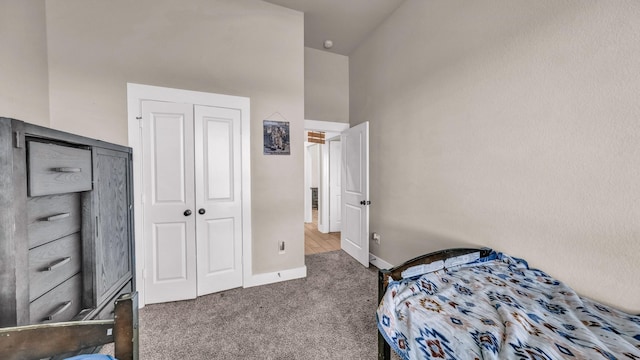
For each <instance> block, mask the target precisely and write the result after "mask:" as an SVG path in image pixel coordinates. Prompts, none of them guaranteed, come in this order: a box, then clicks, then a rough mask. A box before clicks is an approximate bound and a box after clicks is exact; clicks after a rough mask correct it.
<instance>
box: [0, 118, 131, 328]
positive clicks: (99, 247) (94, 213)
mask: <svg viewBox="0 0 640 360" xmlns="http://www.w3.org/2000/svg"><path fill="white" fill-rule="evenodd" d="M131 166H132V163H131V149H130V148H127V147H124V146H120V145H116V144H110V143H106V142H102V141H98V140H94V139H90V138H87V137H82V136H78V135H74V134H70V133H66V132H62V131H57V130H53V129H49V128H44V127H41V126H37V125H33V124H28V123H25V122H22V121H19V120H15V119H8V118H0V304H2V306H0V327H5V326H16V325H26V324H30V323H46V322H53V321H66V320H71V319H90V318H108V317H112V316H113V315H112V312H111V309H112V307H113V306H112V304H113V302H114V300H115V297H116V296H118V295H119V294H121V293H123V292H130V291H132V290H135V278H134V273H135V271H134V269H135V266H134V245H133V205H132V204H133V202H132V195H133V192H132V187H131V186H132V185H131V184H132V168H131Z"/></svg>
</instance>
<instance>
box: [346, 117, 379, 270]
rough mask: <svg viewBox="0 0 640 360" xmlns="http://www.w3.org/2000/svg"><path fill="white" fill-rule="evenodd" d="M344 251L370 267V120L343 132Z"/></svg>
mask: <svg viewBox="0 0 640 360" xmlns="http://www.w3.org/2000/svg"><path fill="white" fill-rule="evenodd" d="M340 138H341V142H342V171H341V177H342V191H341V193H342V196H341V198H342V233H341V237H340V243H341V247H342V250H344V251H345V252H346V253H347V254H349V255H351V256H353V257H354V258H355V259H356V260H358V261H359V262H360V263H361V264H362V265H364V266H365V267H369V204H371V202H370V201H369V122H364V123H361V124H358V125H356V126H354V127H352V128H349V129H347V130H345V131H344V132H342V135H341V136H340Z"/></svg>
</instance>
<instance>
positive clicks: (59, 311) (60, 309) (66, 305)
mask: <svg viewBox="0 0 640 360" xmlns="http://www.w3.org/2000/svg"><path fill="white" fill-rule="evenodd" d="M71 303H72V301H71V300H69V301H66V302H64V303H63V304H62V305H60V307H58V308H57V309H56V311H54V312H52V313H51V314H50V315H49V316H47V317H46V318H45V320H46V321H51V320H53V318H54V317H56V316H58V315H60V314H62V313H63V312H64V311H65V310H67V309H68V308H69V306H71Z"/></svg>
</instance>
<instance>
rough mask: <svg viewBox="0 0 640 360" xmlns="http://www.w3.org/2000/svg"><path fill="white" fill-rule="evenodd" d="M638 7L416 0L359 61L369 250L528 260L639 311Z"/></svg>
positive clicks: (354, 118) (355, 108) (355, 97)
mask: <svg viewBox="0 0 640 360" xmlns="http://www.w3.org/2000/svg"><path fill="white" fill-rule="evenodd" d="M638 19H640V2H637V1H554V0H545V1H526V0H517V1H515V0H499V1H498V0H481V1H463V0H434V1H424V0H407V1H406V2H405V3H404V5H403V6H401V7H400V8H399V9H398V10H397V11H396V12H395V13H394V14H393V15H392V17H391V18H390V19H388V20H387V21H386V22H385V23H384V24H383V25H382V26H381V27H380V28H378V29H377V31H376V32H375V33H374V34H373V35H372V36H371V37H370V38H369V39H368V40H367V41H366V42H365V43H364V44H363V45H362V46H361V47H360V48H359V49H357V50H356V51H355V52H354V53H353V54H352V56H351V57H350V87H351V97H350V98H351V104H350V120H351V124H352V125H354V124H358V123H360V122H363V121H365V120H369V121H370V122H371V200H372V202H373V204H374V205H372V206H371V231H377V232H379V233H381V234H382V243H381V245H380V246H377V245H375V244H374V243H371V245H372V252H373V253H375V254H377V255H378V256H380V257H381V258H382V259H385V260H387V261H389V262H391V263H394V264H398V263H400V262H402V261H404V260H406V259H408V258H411V257H413V256H416V255H418V254H421V253H425V252H429V251H433V250H437V249H440V248H444V247H453V246H458V245H463V244H472V245H486V246H490V247H493V248H495V249H497V250H500V251H504V252H506V253H509V254H511V255H515V256H519V257H525V258H527V259H528V260H529V261H530V264H531V265H532V266H534V267H538V268H541V269H544V270H545V271H547V272H549V273H550V274H552V275H554V276H556V277H558V278H559V279H561V280H563V281H565V282H567V283H568V284H569V285H570V286H572V287H574V288H575V289H576V290H577V291H578V292H579V293H581V294H583V295H586V296H588V297H592V298H595V299H597V300H600V301H603V302H605V303H609V304H613V305H615V306H618V307H620V308H623V309H626V310H629V311H634V312H636V313H637V312H640V277H638V274H640V261H638V256H639V255H640V221H639V219H640V186H639V185H638V179H640V146H639V144H640V62H639V61H638V59H639V58H640V21H638Z"/></svg>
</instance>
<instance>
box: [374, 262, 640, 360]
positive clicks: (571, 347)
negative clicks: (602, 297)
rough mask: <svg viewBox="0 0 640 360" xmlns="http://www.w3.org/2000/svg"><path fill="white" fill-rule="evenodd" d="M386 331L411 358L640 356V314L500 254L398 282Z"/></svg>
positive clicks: (386, 312)
mask: <svg viewBox="0 0 640 360" xmlns="http://www.w3.org/2000/svg"><path fill="white" fill-rule="evenodd" d="M376 317H377V321H378V328H379V330H380V332H381V333H382V335H383V336H384V337H385V339H386V341H387V342H388V343H389V344H390V345H391V347H392V348H393V350H394V351H395V352H396V353H398V355H400V356H401V357H402V358H403V359H407V360H408V359H564V358H575V359H640V316H633V315H630V314H626V313H624V312H621V311H619V310H616V309H613V308H611V307H608V306H604V305H602V304H599V303H597V302H594V301H592V300H589V299H586V298H583V297H580V296H578V295H577V294H576V293H575V291H573V290H572V289H571V288H569V287H568V286H566V285H565V284H563V283H561V282H559V281H557V280H555V279H553V278H552V277H550V276H549V275H547V274H545V273H544V272H542V271H540V270H536V269H531V268H529V266H528V264H527V263H526V261H524V260H522V259H517V258H514V257H510V256H508V255H506V254H503V253H496V252H492V253H491V254H490V255H489V256H488V257H485V258H480V259H478V260H475V261H473V262H471V263H469V264H463V265H459V266H456V267H453V268H446V269H441V270H438V271H435V272H431V273H427V274H423V275H418V276H415V277H412V278H409V279H403V280H400V281H391V282H390V283H389V286H388V288H387V292H386V293H385V295H384V298H383V299H382V301H381V303H380V306H379V307H378V311H377V316H376Z"/></svg>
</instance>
